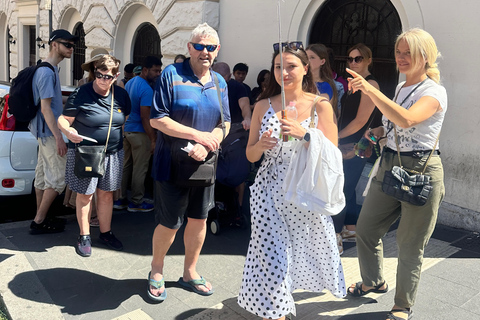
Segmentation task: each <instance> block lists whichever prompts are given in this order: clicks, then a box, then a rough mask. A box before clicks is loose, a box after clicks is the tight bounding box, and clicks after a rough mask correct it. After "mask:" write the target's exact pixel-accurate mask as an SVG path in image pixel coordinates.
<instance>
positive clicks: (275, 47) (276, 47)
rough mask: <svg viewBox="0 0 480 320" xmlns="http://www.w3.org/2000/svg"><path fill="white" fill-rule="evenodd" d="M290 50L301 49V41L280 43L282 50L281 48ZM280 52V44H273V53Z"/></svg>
mask: <svg viewBox="0 0 480 320" xmlns="http://www.w3.org/2000/svg"><path fill="white" fill-rule="evenodd" d="M287 47H288V48H290V49H293V50H298V49H303V43H302V41H292V42H282V49H283V48H287ZM279 50H280V43H279V42H277V43H274V44H273V51H275V52H278V51H279Z"/></svg>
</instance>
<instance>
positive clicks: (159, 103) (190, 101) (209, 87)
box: [150, 59, 230, 181]
mask: <svg viewBox="0 0 480 320" xmlns="http://www.w3.org/2000/svg"><path fill="white" fill-rule="evenodd" d="M210 74H216V76H217V78H218V82H219V86H220V92H221V96H222V104H223V115H224V118H225V122H230V110H229V107H228V106H229V104H228V90H227V84H226V82H225V80H224V79H223V77H222V76H221V75H220V74H218V73H216V72H214V71H210ZM163 117H170V118H171V119H172V120H174V121H176V122H178V123H181V124H183V125H185V126H188V127H191V128H194V129H197V130H199V131H204V132H212V131H213V129H215V127H217V126H218V125H219V124H220V122H221V119H220V106H219V103H218V97H217V90H216V88H215V82H214V80H213V78H211V79H210V81H209V82H207V83H205V85H203V84H202V83H201V82H200V80H199V79H198V77H197V76H196V75H195V74H194V73H193V70H192V68H191V66H190V59H186V60H185V61H184V62H182V63H176V64H172V65H169V66H168V67H167V68H165V70H164V71H163V72H162V74H161V76H160V77H159V78H158V79H157V83H156V84H155V90H154V92H153V107H152V109H151V112H150V118H151V119H160V118H163ZM152 171H153V172H152V175H153V178H154V179H155V180H158V181H163V180H168V179H169V178H170V144H169V140H168V139H166V138H165V135H164V134H163V133H162V132H160V131H159V132H158V133H157V142H156V146H155V154H154V160H153V168H152Z"/></svg>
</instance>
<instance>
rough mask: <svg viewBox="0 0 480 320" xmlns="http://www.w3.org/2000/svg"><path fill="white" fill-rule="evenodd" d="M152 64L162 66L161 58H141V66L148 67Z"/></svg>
mask: <svg viewBox="0 0 480 320" xmlns="http://www.w3.org/2000/svg"><path fill="white" fill-rule="evenodd" d="M153 66H162V60H160V58H158V57H155V56H147V57H145V59H144V60H143V63H142V67H143V68H147V69H150V68H151V67H153Z"/></svg>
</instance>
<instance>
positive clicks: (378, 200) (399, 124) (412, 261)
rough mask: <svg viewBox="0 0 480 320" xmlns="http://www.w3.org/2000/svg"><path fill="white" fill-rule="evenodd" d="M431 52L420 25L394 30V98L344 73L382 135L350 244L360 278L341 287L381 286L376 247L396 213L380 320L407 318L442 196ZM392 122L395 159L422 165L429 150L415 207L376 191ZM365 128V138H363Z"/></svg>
mask: <svg viewBox="0 0 480 320" xmlns="http://www.w3.org/2000/svg"><path fill="white" fill-rule="evenodd" d="M438 56H439V53H438V51H437V47H436V44H435V40H434V39H433V37H432V36H431V35H430V34H429V33H428V32H426V31H424V30H422V29H418V28H416V29H411V30H409V31H406V32H404V33H402V34H401V35H400V36H399V37H398V38H397V41H396V43H395V60H396V63H397V67H398V70H399V71H400V72H401V73H403V74H405V76H406V81H405V82H402V83H400V84H399V85H398V87H397V90H396V98H395V99H394V100H390V99H389V98H387V97H386V96H385V95H383V94H382V93H381V92H380V91H379V90H378V89H376V88H375V87H373V86H372V85H371V84H370V83H368V82H367V81H365V79H364V78H363V77H361V76H360V75H358V74H357V73H355V72H354V71H352V70H349V69H347V71H348V72H349V73H350V74H351V75H352V77H353V78H351V79H349V89H351V90H353V91H358V90H361V91H362V92H363V93H364V94H366V95H368V97H370V99H372V101H373V102H374V103H375V105H376V106H377V108H378V109H380V111H381V112H382V113H383V115H384V126H383V127H378V128H375V129H372V130H371V133H373V134H374V136H375V138H376V139H377V141H378V139H380V138H382V137H383V136H385V135H386V137H387V139H388V141H387V145H386V147H385V148H384V152H383V154H382V160H381V164H380V167H379V170H378V173H377V175H376V177H374V178H373V180H372V184H371V187H370V190H369V191H368V194H367V197H366V199H365V202H364V204H363V208H362V211H361V213H360V218H359V220H358V223H357V248H358V259H359V264H360V271H361V276H362V281H361V282H358V283H357V284H353V285H352V286H351V287H350V288H349V289H348V293H349V294H351V295H353V296H363V295H365V294H367V293H370V292H375V293H383V292H386V291H387V290H388V286H387V284H386V282H385V279H384V278H383V246H382V241H381V238H382V237H383V236H384V235H385V234H386V233H387V232H388V230H389V228H390V226H391V225H392V224H393V223H394V222H395V221H397V220H398V219H400V222H399V225H398V229H397V244H398V249H399V250H398V267H397V283H396V292H395V299H394V306H393V308H392V310H391V311H390V312H389V313H388V314H387V317H386V319H387V320H398V319H411V318H412V309H411V307H412V306H413V305H414V303H415V297H416V293H417V289H418V283H419V280H420V273H421V267H422V262H423V252H424V248H425V246H426V244H427V243H428V240H429V239H430V237H431V235H432V233H433V230H434V228H435V223H436V220H437V214H438V208H439V207H440V203H441V202H442V200H443V197H444V194H445V188H444V183H443V166H442V162H441V160H440V157H439V151H438V143H437V137H438V136H439V134H440V130H441V127H442V123H443V119H444V117H445V112H446V111H447V93H446V90H445V88H444V87H443V86H441V85H440V84H439V83H440V72H439V70H438V68H437V63H436V60H437V57H438ZM394 125H395V126H396V129H397V133H398V143H399V148H400V150H399V151H400V157H401V162H402V165H403V166H404V167H405V168H408V169H413V170H416V171H422V169H423V167H424V165H425V163H426V161H427V159H428V157H429V156H430V154H431V153H432V150H433V149H435V150H433V153H432V156H431V158H430V160H429V161H428V165H427V166H426V170H425V174H426V175H429V176H430V179H431V180H430V184H431V185H432V186H433V190H432V192H431V194H430V197H429V199H428V200H427V203H426V204H425V205H423V206H415V205H412V204H410V203H406V202H401V201H398V200H397V199H395V198H394V197H392V196H389V195H387V194H385V193H384V192H383V191H382V181H383V177H384V174H385V172H386V171H390V170H391V169H392V167H393V166H398V165H399V159H398V155H397V145H396V143H395V133H394V132H395V131H394V130H391V128H392V127H393V126H394ZM368 133H369V132H367V133H366V136H368Z"/></svg>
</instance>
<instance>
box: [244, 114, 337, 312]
mask: <svg viewBox="0 0 480 320" xmlns="http://www.w3.org/2000/svg"><path fill="white" fill-rule="evenodd" d="M316 117H317V115H315V118H316ZM309 122H310V119H307V120H305V121H304V122H303V123H302V126H304V127H305V128H306V127H308V124H309ZM316 122H317V119H315V123H316ZM269 128H273V135H274V136H275V137H279V135H280V122H279V120H278V117H277V116H276V114H275V112H274V110H273V109H272V108H271V107H270V109H269V110H268V111H267V112H266V114H265V116H264V117H263V119H262V125H261V130H260V134H261V133H263V132H264V131H266V130H268V129H269ZM294 143H296V142H295V141H289V142H282V141H280V142H279V144H278V145H277V146H276V147H275V148H274V149H272V150H267V151H266V152H265V157H264V160H263V161H262V165H261V167H260V169H259V171H258V174H257V177H256V179H255V184H254V185H253V186H252V187H251V199H250V209H251V212H252V234H251V238H250V244H249V247H248V253H247V257H246V261H245V267H244V271H243V279H242V286H241V288H240V292H239V295H238V304H239V305H240V306H241V307H242V308H244V309H246V310H247V311H249V312H251V313H253V314H255V315H257V316H259V317H263V318H266V319H278V318H281V317H283V316H285V315H288V314H289V313H292V314H294V315H295V314H296V313H295V303H294V301H293V297H292V294H291V293H292V291H294V290H296V289H304V290H309V291H314V292H321V291H323V290H324V289H328V290H330V292H332V294H333V295H335V296H336V297H339V298H341V297H344V296H345V295H346V287H345V279H344V275H343V268H342V264H341V260H340V256H339V254H338V248H337V244H336V237H335V229H334V227H333V222H332V218H331V217H329V216H325V215H321V214H318V213H314V212H311V211H308V210H304V209H299V208H298V207H296V206H295V205H293V204H291V203H290V202H287V201H284V200H283V199H284V193H285V192H284V191H283V189H282V184H283V179H284V178H285V175H286V173H287V169H288V164H289V162H290V155H291V154H292V152H293V151H292V150H293V144H294Z"/></svg>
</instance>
